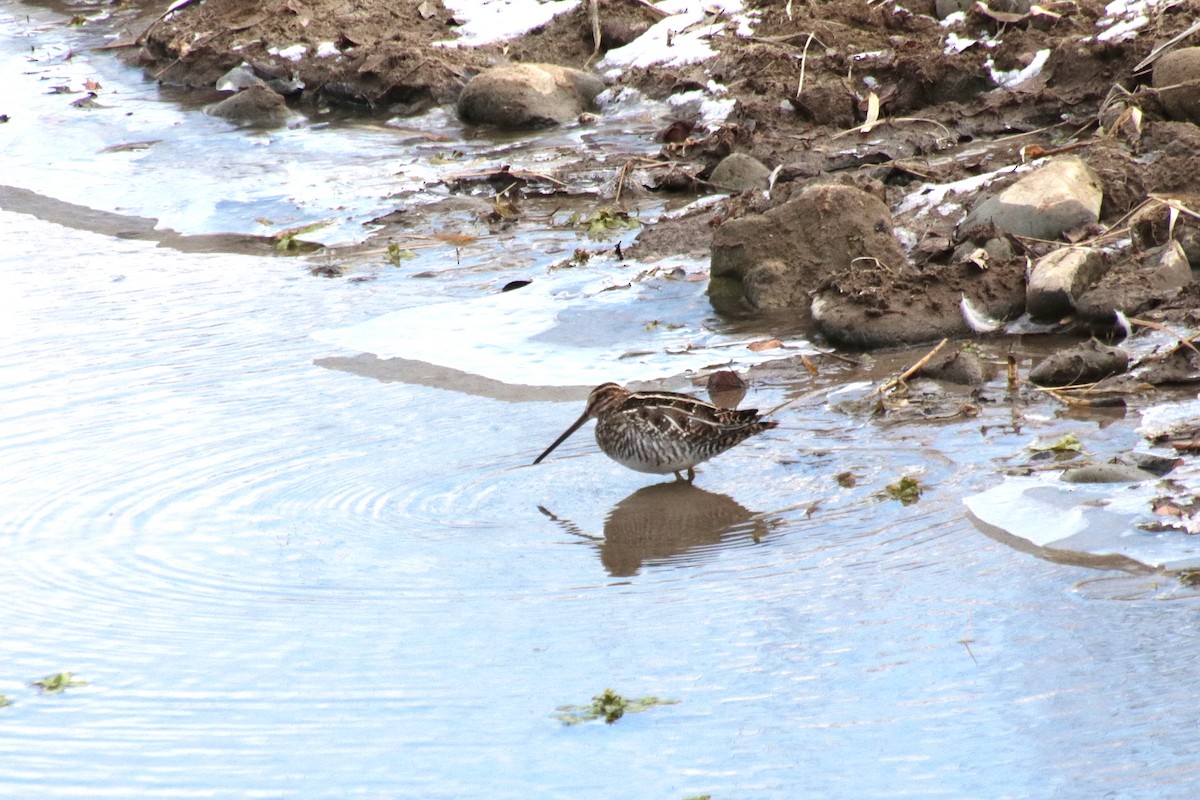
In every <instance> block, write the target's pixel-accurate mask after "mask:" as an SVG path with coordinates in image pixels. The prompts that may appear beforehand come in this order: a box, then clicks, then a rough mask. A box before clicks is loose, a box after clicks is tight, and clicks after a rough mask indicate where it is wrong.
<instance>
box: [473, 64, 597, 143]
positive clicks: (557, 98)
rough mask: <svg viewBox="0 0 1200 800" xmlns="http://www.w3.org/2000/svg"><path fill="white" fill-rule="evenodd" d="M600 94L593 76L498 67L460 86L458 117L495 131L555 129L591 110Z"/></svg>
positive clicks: (550, 68)
mask: <svg viewBox="0 0 1200 800" xmlns="http://www.w3.org/2000/svg"><path fill="white" fill-rule="evenodd" d="M603 90H604V81H602V80H601V79H600V78H599V77H598V76H597V75H594V74H593V73H590V72H584V71H582V70H578V69H571V68H570V67H560V66H558V65H557V64H503V65H501V66H498V67H492V68H491V69H488V70H484V71H483V72H481V73H479V74H478V75H476V76H475V77H474V78H472V79H471V80H470V81H468V82H467V85H466V86H465V87H463V90H462V94H460V95H459V97H458V116H459V117H460V118H461V119H462V120H463V121H464V122H469V123H474V124H480V125H496V126H498V127H501V128H537V127H546V126H550V125H559V124H562V123H564V122H570V121H571V120H573V119H576V118H577V117H578V116H579V115H580V114H582V113H583V112H585V111H594V110H595V101H596V95H598V94H600V92H601V91H603Z"/></svg>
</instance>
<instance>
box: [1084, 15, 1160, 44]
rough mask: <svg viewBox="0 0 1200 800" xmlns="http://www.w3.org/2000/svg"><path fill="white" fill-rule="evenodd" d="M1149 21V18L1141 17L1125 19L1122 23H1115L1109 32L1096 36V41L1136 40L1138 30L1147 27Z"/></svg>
mask: <svg viewBox="0 0 1200 800" xmlns="http://www.w3.org/2000/svg"><path fill="white" fill-rule="evenodd" d="M1149 21H1150V18H1149V17H1146V16H1140V15H1139V16H1136V17H1133V18H1132V19H1123V20H1121V21H1120V22H1114V23H1113V24H1112V26H1111V27H1110V28H1109V29H1108V30H1106V31H1104V32H1102V33H1098V34H1096V41H1098V42H1124V41H1128V40H1129V39H1133V38H1135V37H1136V36H1137V32H1138V29H1139V28H1143V27H1145V26H1146V23H1147V22H1149Z"/></svg>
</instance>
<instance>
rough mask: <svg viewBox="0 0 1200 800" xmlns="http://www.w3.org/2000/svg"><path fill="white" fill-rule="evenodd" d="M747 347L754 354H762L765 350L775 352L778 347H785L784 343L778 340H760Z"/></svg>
mask: <svg viewBox="0 0 1200 800" xmlns="http://www.w3.org/2000/svg"><path fill="white" fill-rule="evenodd" d="M746 347H748V348H749V349H750V350H751V351H752V352H755V353H760V352H762V351H763V350H774V349H775V348H777V347H783V342H781V341H779V340H778V339H760V340H759V341H757V342H751V343H750V344H748V345H746Z"/></svg>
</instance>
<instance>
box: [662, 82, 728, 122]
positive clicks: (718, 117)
mask: <svg viewBox="0 0 1200 800" xmlns="http://www.w3.org/2000/svg"><path fill="white" fill-rule="evenodd" d="M722 88H723V87H722ZM666 102H667V105H669V106H671V107H672V108H674V109H675V113H676V114H677V115H679V116H682V117H687V118H689V119H698V120H699V121H700V122H702V123H704V124H705V125H708V126H709V127H715V126H718V125H720V124H721V123H723V122H724V121H725V119H726V118H727V117H728V116H729V115H730V114H731V113H732V112H733V108H734V106H736V105H737V100H735V99H734V98H732V97H727V98H725V99H722V100H718V99H716V98H715V97H710V96H709V95H708V94H707V93H705V92H704V91H702V90H700V89H696V90H694V91H691V92H680V93H679V94H673V95H671V96H670V97H668V98H667V101H666Z"/></svg>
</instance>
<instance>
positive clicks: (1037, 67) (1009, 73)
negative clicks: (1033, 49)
mask: <svg viewBox="0 0 1200 800" xmlns="http://www.w3.org/2000/svg"><path fill="white" fill-rule="evenodd" d="M1049 58H1050V51H1049V50H1038V51H1037V54H1036V55H1034V57H1033V60H1032V61H1030V62H1029V66H1027V67H1025V68H1024V69H1012V70H998V69H996V62H995V61H993V60H992V59H991V58H989V59H988V60H987V61H986V62H985V63H984V66H986V67H987V68H988V72H990V73H991V75H992V80H993V81H995V82H996V84H997V85H999V86H1003V87H1004V88H1006V89H1012V88H1013V87H1016V86H1020V85H1021V84H1022V83H1024V82H1025V81H1027V80H1030V79H1031V78H1035V77H1037V76H1038V75H1039V74H1040V73H1041V71H1042V67H1044V66H1046V61H1047V60H1048V59H1049Z"/></svg>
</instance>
